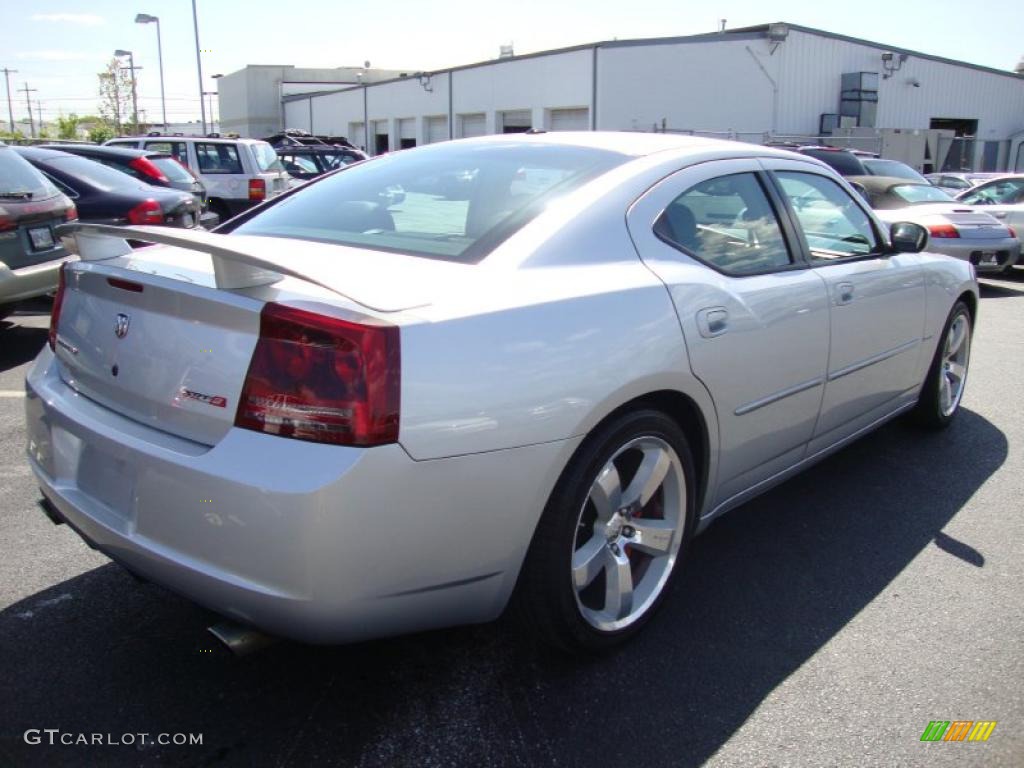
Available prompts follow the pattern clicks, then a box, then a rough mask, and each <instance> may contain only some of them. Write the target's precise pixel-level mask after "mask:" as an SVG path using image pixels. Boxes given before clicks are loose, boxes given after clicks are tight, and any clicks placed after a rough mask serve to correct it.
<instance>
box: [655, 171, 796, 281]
mask: <svg viewBox="0 0 1024 768" xmlns="http://www.w3.org/2000/svg"><path fill="white" fill-rule="evenodd" d="M654 232H655V234H657V235H658V236H659V237H660V238H661V239H662V240H666V241H667V242H669V243H670V244H671V245H674V246H676V247H678V248H680V249H682V250H683V251H684V252H686V253H688V254H689V255H691V256H694V257H695V258H697V259H699V260H700V261H703V262H704V263H705V264H708V265H709V266H711V267H714V268H715V269H717V270H719V271H721V272H725V273H726V274H729V275H751V274H760V273H764V272H770V271H773V270H777V269H780V268H783V267H787V266H789V265H790V264H792V258H791V257H790V254H789V249H788V248H787V247H786V241H785V240H784V239H783V237H782V230H781V229H780V228H779V221H778V219H777V218H776V216H775V212H774V210H773V209H772V206H771V204H770V203H769V201H768V196H767V195H766V194H765V191H764V189H763V188H762V187H761V183H760V181H758V179H757V177H756V176H755V175H754V174H753V173H737V174H732V175H730V176H720V177H718V178H715V179H709V180H708V181H704V182H701V183H700V184H697V185H696V186H695V187H691V188H690V189H688V190H687V191H686V192H684V193H683V194H681V195H680V196H679V197H677V198H676V199H675V200H673V201H672V202H671V203H669V205H668V207H667V208H666V209H665V211H664V212H663V213H662V214H661V216H659V217H658V220H657V221H656V222H655V224H654Z"/></svg>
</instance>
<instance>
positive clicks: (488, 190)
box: [234, 142, 628, 263]
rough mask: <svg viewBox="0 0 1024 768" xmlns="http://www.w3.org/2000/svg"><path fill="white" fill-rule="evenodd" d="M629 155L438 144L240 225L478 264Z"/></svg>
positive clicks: (372, 165)
mask: <svg viewBox="0 0 1024 768" xmlns="http://www.w3.org/2000/svg"><path fill="white" fill-rule="evenodd" d="M627 159H628V158H627V157H626V156H625V155H622V154H619V153H617V152H609V151H605V150H599V149H590V148H582V147H568V146H559V145H553V144H538V143H535V142H523V143H516V144H507V143H506V144H500V145H497V144H495V145H474V144H469V145H464V144H454V143H453V144H440V145H437V146H436V148H435V147H431V148H430V149H427V150H424V151H422V152H399V153H395V154H393V155H388V156H387V157H382V158H378V159H375V160H373V161H372V162H366V163H360V164H358V165H353V166H352V167H351V168H349V169H348V170H346V171H345V172H344V173H338V174H335V175H334V176H330V177H327V178H324V179H322V180H320V181H318V182H317V183H316V184H310V185H309V186H308V187H306V188H304V189H302V190H299V191H298V192H297V193H295V194H292V195H289V196H288V197H286V198H284V199H282V200H280V201H279V202H276V203H275V204H274V205H272V206H270V207H268V208H267V209H266V210H264V211H261V212H260V213H258V214H256V215H254V216H253V217H252V218H251V219H248V220H247V221H244V222H243V223H242V224H240V225H239V226H238V227H236V228H235V229H234V232H236V233H238V234H245V235H264V236H269V237H288V238H299V239H304V240H316V241H320V242H328V243H338V244H341V245H349V246H356V247H361V248H369V249H373V250H381V251H393V252H397V253H408V254H412V255H416V256H426V257H430V258H437V259H445V260H449V261H459V262H464V263H476V262H478V261H480V260H481V259H482V258H484V256H486V255H487V254H488V253H489V252H490V251H491V250H492V249H493V248H495V247H496V246H497V245H498V244H499V243H501V242H502V241H504V240H505V239H506V238H508V237H509V236H511V235H512V234H513V233H514V232H515V231H516V230H518V229H519V228H520V227H522V226H524V225H525V224H526V223H527V222H528V221H530V220H531V219H533V218H534V217H535V216H537V215H538V214H540V213H541V212H542V211H543V210H544V208H545V207H546V206H547V205H548V204H549V203H550V202H551V201H552V200H554V199H555V198H557V197H559V196H562V195H565V194H567V193H569V192H571V191H572V190H574V189H576V188H578V187H580V186H582V185H583V184H585V183H586V182H587V181H589V180H591V179H593V178H596V177H597V176H598V175H600V174H602V173H605V172H606V171H609V170H611V169H612V168H614V167H615V166H617V165H620V164H621V163H623V162H625V161H626V160H627Z"/></svg>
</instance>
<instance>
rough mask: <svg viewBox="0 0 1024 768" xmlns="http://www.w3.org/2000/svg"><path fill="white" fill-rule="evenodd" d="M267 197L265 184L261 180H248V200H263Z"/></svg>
mask: <svg viewBox="0 0 1024 768" xmlns="http://www.w3.org/2000/svg"><path fill="white" fill-rule="evenodd" d="M266 197H267V182H265V181H264V180H263V179H249V199H250V200H264V199H266Z"/></svg>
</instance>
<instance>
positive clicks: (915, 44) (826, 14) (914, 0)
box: [0, 0, 1024, 122]
mask: <svg viewBox="0 0 1024 768" xmlns="http://www.w3.org/2000/svg"><path fill="white" fill-rule="evenodd" d="M196 2H197V8H198V21H199V42H200V46H201V47H200V51H201V53H200V57H201V59H202V66H203V76H204V82H203V84H202V90H205V91H213V90H216V83H215V81H214V80H212V79H210V77H209V76H210V75H212V74H217V73H222V74H228V73H230V72H234V71H236V70H238V69H241V68H242V67H244V66H245V65H246V64H294V65H296V66H303V67H337V66H361V65H362V63H363V62H364V61H369V62H370V64H371V66H373V67H381V68H385V69H403V70H409V71H411V72H413V71H419V70H432V69H439V68H443V67H447V66H455V65H460V64H468V63H472V62H477V61H485V60H488V59H493V58H496V57H497V55H498V49H499V46H501V45H507V44H510V43H511V44H512V45H513V46H514V48H515V52H516V53H517V54H523V53H532V52H535V51H542V50H547V49H551V48H559V47H564V46H569V45H577V44H580V43H588V42H594V41H598V40H610V39H614V38H618V39H628V38H640V37H664V36H674V35H690V34H699V33H704V32H713V31H715V30H716V29H717V28H718V25H719V23H720V20H721V19H725V20H726V24H727V27H730V28H735V27H743V26H750V25H754V24H764V23H768V22H772V21H788V22H790V23H794V24H801V25H804V26H808V27H815V28H818V29H824V30H827V31H830V32H837V33H840V34H844V35H849V36H851V37H858V38H863V39H867V40H872V41H875V42H879V43H884V44H886V45H891V46H893V47H901V48H908V49H911V50H915V51H920V52H922V53H929V54H933V55H937V56H944V57H947V58H951V59H959V60H962V61H968V62H971V63H974V64H982V65H985V66H989V67H995V68H999V69H1008V70H1009V69H1013V67H1014V66H1015V65H1016V63H1017V62H1018V61H1019V60H1020V59H1021V57H1022V55H1024V36H1022V35H1021V32H1022V31H1024V1H1022V0H985V2H983V3H973V4H971V3H966V2H964V0H858V2H856V3H838V2H820V1H819V2H813V3H812V2H806V0H804V2H795V1H791V0H774V2H771V3H766V2H764V0H723V1H722V2H708V1H707V0H703V1H702V2H693V1H692V0H691V1H690V2H687V0H629V1H628V2H621V0H619V1H616V2H608V1H607V0H604V1H603V0H515V2H509V3H488V2H481V1H480V0H433V2H429V3H426V2H423V1H422V0H387V2H377V3H365V2H363V3H342V2H338V0H301V2H294V3H290V2H287V0H245V2H240V1H239V0H196ZM136 13H148V14H151V15H155V16H159V18H160V32H161V36H162V39H163V54H164V78H165V87H166V98H167V117H168V120H170V121H172V122H175V121H184V120H197V119H198V118H199V90H200V87H199V81H198V76H197V73H196V53H195V50H196V45H195V39H194V37H193V26H192V4H191V2H190V0H159V2H157V0H90V1H89V2H82V1H81V0H77V1H76V0H34V1H33V2H24V1H23V0H0V68H5V67H6V68H8V69H13V70H17V73H15V74H11V75H10V82H11V91H12V93H11V97H12V100H13V103H14V117H15V120H18V119H20V118H23V117H25V116H26V114H27V113H26V106H25V93H24V92H22V91H20V90H19V89H21V88H22V87H23V86H24V85H25V84H26V83H27V84H28V87H29V88H34V89H36V90H35V91H33V92H30V97H31V99H32V100H33V107H35V101H36V100H38V101H39V102H40V103H41V105H42V113H43V118H44V119H45V120H52V119H53V118H55V117H57V116H58V115H61V114H64V115H66V114H69V113H72V112H75V113H77V114H79V115H83V114H89V113H96V111H97V89H98V82H99V81H98V80H97V77H96V73H98V72H100V71H102V70H103V68H104V66H105V64H106V63H107V62H108V61H109V60H110V58H111V57H112V55H113V52H114V50H115V49H118V48H121V49H125V50H131V51H132V52H133V53H134V56H135V65H136V66H137V67H142V69H141V70H140V71H138V72H137V76H138V95H139V108H140V110H144V111H145V114H146V117H147V119H149V120H151V121H152V120H158V119H159V114H160V78H159V67H158V62H157V32H156V25H154V24H136V23H135V22H134V19H135V14H136ZM4 96H6V93H3V94H0V98H3V97H4ZM0 117H2V119H3V120H4V121H6V119H7V108H6V104H3V105H2V107H0Z"/></svg>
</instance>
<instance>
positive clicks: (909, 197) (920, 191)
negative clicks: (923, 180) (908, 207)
mask: <svg viewBox="0 0 1024 768" xmlns="http://www.w3.org/2000/svg"><path fill="white" fill-rule="evenodd" d="M889 193H890V194H892V195H894V196H896V197H898V198H899V199H900V200H903V201H905V202H908V203H952V202H953V198H952V197H950V196H949V195H948V194H946V193H945V192H943V191H942V190H941V189H939V188H938V187H933V186H932V185H931V184H897V185H896V186H895V187H890V189H889Z"/></svg>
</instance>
